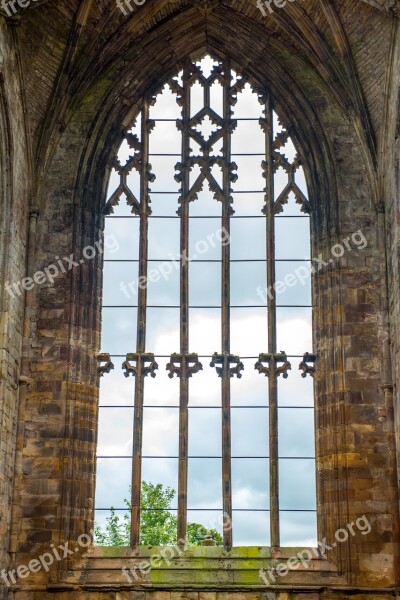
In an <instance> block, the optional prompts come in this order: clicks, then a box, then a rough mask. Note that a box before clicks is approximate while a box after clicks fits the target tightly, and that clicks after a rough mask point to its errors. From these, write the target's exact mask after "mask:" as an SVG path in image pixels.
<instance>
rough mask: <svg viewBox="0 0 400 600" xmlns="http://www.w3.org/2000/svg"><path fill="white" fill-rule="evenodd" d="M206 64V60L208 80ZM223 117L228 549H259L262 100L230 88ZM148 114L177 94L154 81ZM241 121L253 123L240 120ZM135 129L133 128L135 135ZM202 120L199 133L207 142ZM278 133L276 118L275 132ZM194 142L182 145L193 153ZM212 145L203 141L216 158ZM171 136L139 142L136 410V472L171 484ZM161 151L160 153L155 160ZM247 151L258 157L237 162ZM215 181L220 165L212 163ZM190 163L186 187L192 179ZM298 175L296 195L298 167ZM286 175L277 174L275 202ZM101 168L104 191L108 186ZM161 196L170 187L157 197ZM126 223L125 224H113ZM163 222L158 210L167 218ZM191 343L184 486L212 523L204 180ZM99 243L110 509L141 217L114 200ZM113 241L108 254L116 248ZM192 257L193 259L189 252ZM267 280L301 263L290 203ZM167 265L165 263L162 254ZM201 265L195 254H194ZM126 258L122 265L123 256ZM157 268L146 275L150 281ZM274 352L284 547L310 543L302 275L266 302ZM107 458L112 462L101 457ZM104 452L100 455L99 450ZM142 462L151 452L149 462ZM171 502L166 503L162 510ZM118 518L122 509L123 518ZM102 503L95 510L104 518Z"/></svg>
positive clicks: (263, 332) (119, 496) (175, 388)
mask: <svg viewBox="0 0 400 600" xmlns="http://www.w3.org/2000/svg"><path fill="white" fill-rule="evenodd" d="M211 63H212V61H211V59H204V62H203V65H204V70H205V73H206V75H208V72H207V70H208V69H209V67H210V65H211ZM202 95H203V92H202V88H201V86H200V85H198V84H197V85H195V86H194V87H193V89H192V113H191V114H192V115H194V114H196V113H197V111H198V110H200V109H201V107H202V106H203V104H202V102H203V98H202ZM221 99H222V94H221V88H220V86H219V84H215V85H213V87H212V90H211V105H212V107H213V108H214V110H216V111H217V112H221ZM233 116H234V118H237V119H239V121H238V126H237V128H236V130H235V132H234V134H233V139H232V153H233V156H232V160H234V161H235V162H236V164H237V165H238V171H237V172H238V175H239V178H238V180H237V182H236V183H234V184H233V185H232V187H233V194H232V195H233V200H234V202H233V208H234V210H235V215H234V217H233V218H232V220H231V244H230V246H231V258H232V260H236V261H246V262H233V263H232V264H231V306H232V308H231V351H232V352H233V353H234V354H238V355H239V356H240V357H241V358H243V363H244V366H245V369H244V372H243V377H242V378H241V379H240V380H238V379H233V380H232V456H233V457H234V458H233V460H232V489H233V508H234V509H236V511H235V512H234V522H233V537H234V545H268V544H269V512H268V508H269V480H268V477H269V475H268V394H267V389H268V380H267V378H265V376H264V375H260V374H259V373H258V372H257V371H255V370H254V363H255V362H256V358H257V357H258V354H259V353H260V352H266V351H267V344H268V340H267V311H266V301H265V298H264V299H263V298H262V297H260V295H259V294H257V289H259V288H261V289H262V290H264V289H265V288H266V285H267V284H266V268H265V262H263V260H265V257H266V232H265V225H266V223H265V217H263V215H262V212H261V209H262V207H263V205H264V195H263V193H262V190H263V188H264V186H265V180H264V179H263V178H262V169H261V161H262V160H263V158H264V156H263V152H265V140H264V134H263V132H262V130H261V128H260V126H259V124H258V118H259V117H260V116H262V106H261V105H260V104H259V103H258V100H257V96H256V95H255V94H253V93H252V91H251V88H250V86H249V85H247V86H246V88H245V90H244V91H243V93H241V94H239V95H238V102H237V105H236V106H235V107H234V115H233ZM150 117H151V118H153V119H156V120H157V119H173V120H174V121H175V120H176V119H177V118H179V117H180V107H179V106H178V105H177V104H176V102H175V96H174V95H173V94H172V93H171V92H170V91H169V88H167V89H165V90H164V91H163V93H162V94H161V95H160V96H159V99H158V101H157V103H156V105H155V106H154V107H152V108H151V112H150ZM240 119H254V120H253V121H250V120H240ZM139 127H140V123H137V124H136V128H135V131H138V129H139ZM213 128H214V126H213V125H212V124H210V123H209V122H207V120H206V122H205V123H202V125H201V126H199V127H198V129H199V131H200V130H201V131H202V132H203V133H204V135H205V136H206V137H207V136H208V135H209V133H210V131H211V130H213ZM279 131H280V125H279V123H278V119H277V118H276V119H275V133H277V132H279ZM196 146H197V145H196V144H195V143H193V144H192V143H191V147H192V150H193V153H194V154H195V155H196V154H198V148H197V147H196ZM220 146H221V144H220V143H219V144H218V143H217V144H216V145H215V147H214V151H215V155H219V152H220ZM180 147H181V135H180V133H179V132H178V130H177V129H176V126H175V122H171V121H158V122H157V123H156V126H155V128H154V130H153V132H152V134H151V138H150V153H151V154H152V156H151V158H150V162H151V164H152V171H153V172H154V173H155V175H156V180H155V181H154V182H153V183H151V184H150V187H151V192H152V193H151V207H152V211H153V212H152V217H151V218H150V220H149V261H150V262H149V269H153V270H154V274H155V276H154V281H153V282H149V286H148V304H149V306H150V308H148V315H147V326H148V327H147V340H146V349H147V350H148V351H149V352H154V354H155V355H156V357H157V362H158V364H159V371H158V372H157V377H156V378H155V379H150V378H148V379H146V382H145V405H146V406H147V407H148V408H145V411H144V437H143V455H144V456H145V457H148V458H144V460H143V474H142V475H143V479H144V480H146V481H151V482H153V483H163V484H164V485H169V486H171V487H173V488H174V489H177V480H178V460H177V456H178V419H179V411H178V405H179V381H178V380H177V379H174V380H171V379H169V378H168V373H167V371H166V370H165V365H166V363H167V362H168V359H167V358H166V357H167V356H169V355H170V354H171V353H173V352H178V351H179V308H177V307H178V306H179V270H178V268H177V266H178V263H177V262H176V261H177V259H178V256H179V218H178V217H177V215H176V210H177V208H178V196H179V193H178V192H179V184H178V183H177V182H176V181H175V180H174V174H175V169H174V166H175V164H176V163H177V162H178V161H179V160H180ZM130 152H131V151H129V148H128V146H127V144H126V143H123V144H122V146H121V148H120V151H119V159H120V161H121V163H122V164H125V162H126V160H127V158H128V156H129V154H130ZM281 152H283V153H284V154H285V156H286V157H287V158H288V159H289V160H293V158H294V156H295V149H294V147H293V144H292V143H291V142H289V143H288V144H287V145H286V147H285V148H284V149H282V150H281ZM163 153H173V154H177V156H173V157H165V156H154V154H163ZM240 154H258V156H240ZM214 173H215V176H216V178H217V180H220V176H219V174H218V169H216V170H215V171H214ZM196 174H197V172H196V170H195V169H193V174H192V176H191V183H193V182H194V181H195V178H196ZM296 181H297V184H298V185H299V187H300V188H301V189H302V191H303V193H305V194H306V184H305V180H304V174H303V172H302V170H301V169H299V171H298V172H297V174H296ZM286 183H287V176H286V174H285V173H284V172H283V171H282V170H278V172H277V174H276V177H275V195H276V197H277V196H278V195H279V193H280V192H281V191H282V190H283V188H284V187H285V185H286ZM118 184H119V177H118V175H117V174H116V173H113V174H112V176H111V179H110V186H109V194H110V195H111V193H112V192H113V191H114V190H115V189H116V188H117V187H118ZM139 184H140V181H139V177H138V175H137V174H136V172H134V173H132V174H131V175H130V177H129V185H130V187H131V189H132V191H133V193H134V194H135V195H136V197H138V196H139ZM165 192H168V193H167V194H166V193H165ZM119 217H128V218H119ZM166 217H169V218H166ZM190 217H191V218H190V230H189V237H190V247H189V257H190V258H191V261H192V262H191V263H190V267H189V278H190V306H191V308H190V315H189V316H190V351H191V352H196V353H198V354H199V355H201V356H202V359H201V362H202V363H203V368H204V370H203V371H202V372H200V373H198V374H196V375H195V376H194V377H193V378H192V379H191V380H190V415H189V418H190V421H189V428H190V433H189V455H190V457H191V458H190V460H189V485H188V503H189V515H188V518H189V520H190V521H196V522H200V523H203V524H205V525H208V526H210V527H216V528H218V529H221V526H220V515H221V507H222V493H221V489H222V483H221V458H219V457H220V456H221V411H220V407H221V381H220V379H218V377H217V374H216V372H215V369H211V368H210V367H209V362H210V357H211V355H212V354H213V353H214V352H215V351H220V349H221V334H220V328H221V318H220V308H219V306H220V303H221V281H220V263H219V262H208V261H220V259H221V244H220V239H221V235H222V236H223V234H221V230H220V228H221V222H220V217H221V204H220V203H219V202H217V201H215V200H213V198H212V194H211V193H210V191H209V190H208V186H207V184H205V185H204V188H203V191H202V192H201V193H200V194H199V198H198V200H196V201H195V202H193V203H191V205H190ZM105 235H106V236H113V237H112V238H111V237H110V239H113V240H114V241H115V242H116V243H115V244H114V243H113V244H109V246H110V248H109V249H107V250H106V253H105V265H104V293H103V305H104V308H103V335H102V350H103V351H104V352H109V353H110V354H112V355H113V357H114V358H113V360H114V363H115V370H114V371H112V372H111V373H110V374H109V375H106V376H105V377H104V378H103V379H102V381H101V390H100V405H101V409H100V422H99V442H98V455H99V457H101V458H99V459H98V466H97V491H96V506H97V508H98V509H101V508H103V509H104V508H109V507H110V506H114V507H117V508H122V507H123V506H124V503H123V499H124V498H126V497H127V495H128V488H129V485H130V478H131V460H130V458H129V457H130V456H131V454H132V425H133V403H134V380H133V378H129V379H126V378H125V377H124V375H123V371H122V369H121V364H122V362H123V356H125V354H126V353H127V352H134V351H135V350H136V316H137V310H136V308H135V305H136V304H137V278H138V268H137V262H135V261H137V258H138V240H139V220H138V218H137V217H134V216H132V215H131V213H130V208H129V207H127V206H126V204H125V198H124V197H122V198H121V201H120V206H119V207H117V208H116V209H115V214H114V215H113V216H111V217H109V218H107V220H106V230H105ZM117 245H118V249H117V250H116V246H117ZM195 257H196V258H195ZM276 257H277V263H276V278H277V280H282V279H283V278H284V277H285V275H286V274H289V273H295V272H296V269H298V268H299V267H300V266H303V267H304V266H307V265H309V259H310V244H309V218H308V217H306V216H305V215H304V214H303V213H301V212H300V210H299V206H298V205H297V204H296V203H295V201H294V197H292V195H291V198H290V201H289V203H288V204H287V205H286V206H285V211H284V213H282V216H279V217H277V218H276ZM171 259H172V260H171ZM196 260H197V261H199V260H201V261H203V262H196ZM127 261H131V262H127ZM157 274H158V277H157ZM277 302H278V308H277V335H278V350H284V351H285V352H286V353H287V354H288V355H290V356H291V357H292V358H290V359H289V360H290V361H291V363H292V371H291V372H290V374H289V378H288V379H287V380H283V379H281V378H280V379H279V407H280V408H279V455H280V457H282V458H281V459H280V465H279V468H280V508H281V511H282V512H281V515H280V520H281V538H282V540H281V543H282V545H286V546H291V545H312V544H315V543H316V517H315V462H314V414H313V385H312V380H311V379H310V378H307V379H303V378H301V376H300V371H299V370H298V364H299V362H300V360H301V358H300V357H301V356H302V355H303V354H304V352H306V351H311V350H312V331H311V308H310V302H311V294H310V280H309V278H307V280H306V281H303V282H300V281H299V282H297V284H296V285H294V286H293V287H287V289H285V291H283V292H282V293H280V294H278V296H277ZM115 456H118V458H112V457H115ZM106 457H108V458H106ZM152 457H153V458H152ZM173 508H176V503H175V504H174V507H173ZM121 514H122V513H121ZM106 516H107V512H105V511H99V510H98V511H97V512H96V520H97V522H99V523H104V520H105V518H106Z"/></svg>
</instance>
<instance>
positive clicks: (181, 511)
mask: <svg viewBox="0 0 400 600" xmlns="http://www.w3.org/2000/svg"><path fill="white" fill-rule="evenodd" d="M189 76H190V72H189V64H188V63H187V64H186V65H185V68H184V73H183V106H182V125H183V127H182V157H181V158H182V165H183V172H182V189H181V194H182V196H181V197H182V203H181V208H180V227H181V231H180V252H181V258H180V352H181V355H182V371H181V376H180V381H179V466H178V540H179V541H180V542H181V541H182V540H185V539H186V535H187V488H188V446H189V410H188V405H189V379H188V373H187V369H186V363H185V358H184V357H185V356H186V355H187V354H188V352H189V262H188V260H186V257H187V256H188V252H189V203H188V201H187V196H188V192H189V187H190V183H189V155H190V137H189V120H190V90H191V88H190V86H189V84H188V78H189Z"/></svg>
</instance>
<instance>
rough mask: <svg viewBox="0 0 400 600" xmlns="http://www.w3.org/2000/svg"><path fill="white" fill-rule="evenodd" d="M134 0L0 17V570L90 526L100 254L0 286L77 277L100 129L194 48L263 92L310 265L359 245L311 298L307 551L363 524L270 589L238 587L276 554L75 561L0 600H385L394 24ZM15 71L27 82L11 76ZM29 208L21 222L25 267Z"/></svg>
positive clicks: (105, 142) (111, 138)
mask: <svg viewBox="0 0 400 600" xmlns="http://www.w3.org/2000/svg"><path fill="white" fill-rule="evenodd" d="M148 3H149V4H148V5H146V6H144V7H143V8H142V9H140V10H138V12H137V14H136V15H135V19H133V18H132V21H129V26H128V22H125V21H123V20H122V17H121V15H118V14H117V15H115V14H114V13H112V15H111V16H112V18H111V16H110V14H109V13H108V12H107V10H108V9H107V6H106V4H105V3H103V2H102V1H99V2H98V3H94V4H95V6H94V5H90V4H89V3H87V2H82V3H81V9H80V10H78V11H77V12H74V11H75V9H76V8H77V7H76V6H74V5H73V4H71V5H68V6H67V5H65V6H63V7H62V8H57V7H56V5H55V4H54V3H51V2H49V3H48V4H46V3H44V2H42V3H39V4H38V5H37V9H35V10H34V11H32V12H30V11H26V13H25V14H24V16H23V18H22V20H21V23H20V25H19V26H18V27H15V26H14V25H13V24H12V23H10V22H9V21H8V22H7V24H6V22H5V21H4V20H3V18H2V17H1V16H0V28H1V29H0V34H1V35H0V135H1V139H0V149H1V155H0V170H1V175H0V194H1V196H0V198H1V204H0V215H1V222H0V252H1V255H0V277H1V283H2V285H1V290H0V318H1V329H0V335H1V344H0V352H1V355H0V356H1V378H0V394H1V396H0V411H1V424H2V429H1V432H0V436H1V437H0V440H1V442H0V443H1V447H0V450H1V458H0V460H1V461H2V463H3V462H4V468H3V467H2V468H1V469H0V511H1V518H2V519H1V521H0V528H1V529H0V531H1V533H2V534H3V535H2V537H1V542H0V560H1V568H7V569H8V568H11V569H16V568H17V567H18V565H26V564H28V563H29V562H30V560H32V559H34V558H37V557H39V556H40V555H43V554H44V553H46V552H48V551H49V548H51V547H52V546H51V545H52V544H55V545H58V544H65V543H66V542H70V543H71V547H72V543H73V540H76V539H77V538H78V536H79V535H81V534H83V533H88V532H90V530H91V527H92V525H93V504H94V483H95V452H96V421H97V398H98V382H97V363H96V356H97V353H98V351H99V347H100V344H99V340H100V309H101V299H100V297H101V256H97V257H96V258H95V259H93V260H91V261H86V262H85V263H84V264H83V265H81V266H80V267H78V268H75V269H73V270H71V271H68V272H66V273H63V272H60V273H59V274H58V276H57V277H56V278H55V280H54V282H53V283H49V282H46V283H44V284H41V285H38V286H36V287H35V289H34V290H33V291H32V292H30V293H28V294H27V295H26V297H24V296H22V295H21V296H19V295H18V294H16V295H15V297H12V296H10V294H7V293H6V292H5V290H4V285H3V284H4V282H5V281H8V280H9V279H11V280H13V281H19V280H21V279H22V278H23V277H24V276H25V274H26V269H28V271H29V273H30V274H33V273H34V272H36V271H41V270H43V269H44V268H45V267H46V266H48V265H49V264H52V263H53V262H54V261H55V257H57V256H64V255H65V256H70V255H71V254H73V255H74V256H75V258H77V259H78V260H79V258H80V256H81V255H82V250H83V248H84V247H85V246H87V245H94V243H95V241H97V240H98V239H99V237H100V235H101V230H102V227H103V223H102V217H101V206H102V202H103V200H104V189H105V179H106V178H105V174H106V172H107V168H108V161H109V158H110V156H111V155H112V152H113V149H114V148H115V145H116V144H117V143H118V140H119V135H120V132H121V131H122V129H123V128H124V127H125V126H126V125H127V123H128V122H129V116H130V115H131V114H132V111H133V110H134V106H135V104H136V103H138V102H139V101H140V98H141V97H142V95H143V94H144V93H145V92H146V91H147V90H148V89H149V87H150V86H151V85H154V84H155V83H156V82H158V81H159V80H160V77H162V76H163V75H164V74H165V73H166V72H169V71H170V70H172V71H173V70H174V69H175V68H176V65H177V63H178V62H179V61H180V60H182V59H184V57H185V55H186V53H187V52H189V51H194V50H196V51H200V50H213V49H214V50H217V51H220V52H226V53H228V54H229V55H230V56H231V57H232V60H233V61H234V63H236V64H238V65H240V66H242V68H243V69H244V70H246V69H247V70H248V72H249V74H250V75H251V76H252V77H253V78H255V79H256V80H257V81H258V82H262V83H263V84H266V85H268V86H269V88H270V90H271V92H272V94H273V95H274V96H275V98H276V100H277V104H278V105H279V107H280V109H281V110H280V112H282V114H283V115H285V117H286V119H287V122H288V125H289V130H290V133H291V135H292V136H293V139H295V141H296V142H297V144H298V145H299V146H300V147H301V148H302V151H303V154H304V155H305V156H306V157H307V165H306V171H307V175H308V183H309V188H310V201H311V203H312V205H313V213H312V230H313V234H312V244H313V255H314V256H319V255H322V256H323V257H325V259H327V258H329V257H330V256H331V248H332V246H333V245H334V244H337V243H341V242H342V240H343V239H346V238H347V237H348V236H351V235H352V234H353V233H354V232H355V231H358V230H361V231H362V232H363V234H364V236H365V237H366V239H367V242H368V244H367V247H366V248H365V250H363V251H362V252H351V253H347V254H345V256H343V257H342V258H341V259H339V260H337V261H334V262H333V263H332V264H329V265H328V266H327V267H326V268H325V269H322V270H321V272H319V273H318V274H317V275H316V276H315V278H314V283H313V286H314V298H315V301H316V302H315V315H314V325H315V351H316V353H317V355H318V361H317V376H316V425H317V479H318V514H319V539H320V540H323V539H324V538H326V540H327V542H328V544H329V541H330V540H333V539H334V536H335V532H336V531H337V530H338V529H339V528H342V527H345V526H346V524H348V523H351V522H354V521H355V520H356V519H357V518H359V517H360V516H361V515H366V516H367V517H368V519H369V522H370V523H371V526H372V529H371V532H370V534H369V535H368V536H366V537H365V538H364V537H363V536H361V537H356V538H354V539H349V540H348V541H347V542H346V543H343V544H338V545H336V547H335V548H332V549H331V550H330V551H329V552H328V554H327V557H321V559H318V560H315V561H313V562H312V563H311V565H312V568H310V569H308V568H307V569H303V570H298V571H296V570H293V572H291V573H290V574H289V575H288V576H287V577H284V578H282V580H279V581H278V584H277V588H276V589H275V590H267V588H266V587H265V586H263V584H262V581H261V580H260V577H259V575H258V573H259V569H260V568H271V566H274V565H275V566H276V561H281V560H287V559H288V556H285V555H284V554H281V553H280V551H278V550H275V551H270V550H269V549H247V550H246V549H233V550H232V551H222V553H221V550H219V549H218V551H217V550H215V549H201V550H199V551H198V552H199V554H198V555H196V552H194V554H193V552H192V553H191V552H190V551H188V553H187V554H186V555H184V556H183V557H179V559H176V560H175V561H174V563H173V565H172V567H169V568H165V565H164V566H161V567H160V568H155V569H154V570H153V571H152V573H151V574H150V575H149V577H148V578H147V579H144V580H143V581H140V582H135V583H132V584H129V583H128V582H126V581H124V579H123V576H122V574H121V567H122V566H124V565H126V566H127V567H131V566H132V564H136V563H137V562H138V561H140V560H144V559H146V558H148V556H149V552H150V553H151V552H153V551H156V550H155V549H153V550H149V549H145V548H142V549H140V550H138V551H137V552H136V551H130V550H127V549H117V550H115V551H114V550H113V551H111V550H110V551H104V550H100V549H95V550H93V549H91V550H90V551H88V552H87V554H84V555H79V556H74V557H69V558H66V559H65V560H64V559H63V560H60V561H57V562H55V563H54V564H53V565H52V566H51V568H50V569H49V570H48V571H47V570H45V569H41V570H40V571H39V572H38V573H37V574H36V575H35V576H32V577H29V578H28V579H25V578H20V580H19V581H18V583H17V584H15V585H14V586H12V587H11V588H10V589H8V588H7V587H6V586H3V596H4V598H8V600H39V599H40V600H49V599H50V598H51V599H55V600H72V598H73V599H74V600H227V599H228V598H236V600H250V599H251V600H256V599H257V600H272V599H273V600H289V599H290V600H317V599H319V598H321V600H322V599H323V600H325V599H326V600H331V599H332V600H333V599H335V600H345V599H346V600H347V598H349V597H351V598H357V599H359V600H361V599H364V598H371V600H375V599H376V598H383V599H386V598H392V597H394V596H395V593H396V589H397V588H396V585H397V584H398V573H399V571H398V555H399V551H398V543H399V538H398V524H399V520H398V482H397V477H396V468H397V461H396V445H395V431H396V424H397V428H398V427H399V426H398V422H399V419H398V416H397V412H398V408H397V389H396V387H394V389H393V385H392V384H393V383H394V382H393V381H392V378H391V375H392V374H391V366H393V369H394V371H393V372H394V377H395V380H396V381H398V377H399V373H400V367H399V356H400V353H399V348H398V340H399V339H400V338H399V335H398V331H399V329H398V328H399V323H400V309H399V295H398V285H399V278H398V277H399V276H398V273H399V264H398V241H399V240H398V236H399V233H398V232H399V229H398V227H399V225H400V221H399V215H398V211H399V187H398V186H399V181H400V176H399V174H398V172H397V175H396V174H395V165H397V167H396V168H397V169H398V162H396V161H394V160H393V154H394V152H393V147H394V142H393V140H394V136H395V130H396V125H395V124H396V119H397V108H396V109H395V111H393V110H392V109H391V108H390V107H391V106H392V104H393V99H394V98H397V88H398V75H396V73H398V70H397V71H396V65H398V39H397V37H396V36H397V35H398V20H396V19H395V18H394V17H391V16H390V15H387V14H386V13H381V12H379V11H378V10H377V9H376V8H373V7H370V6H367V5H366V4H365V5H364V3H363V5H362V6H363V8H362V9H360V8H359V6H360V3H355V2H353V1H351V0H341V1H340V2H336V3H334V4H331V3H327V2H323V3H320V2H318V3H316V2H314V1H311V0H307V1H306V0H305V2H304V8H303V7H302V6H301V5H300V4H299V3H297V2H293V3H292V4H291V5H290V6H289V5H288V9H287V10H288V12H285V13H282V12H279V11H278V10H277V11H276V14H275V15H274V16H273V18H271V19H269V20H268V19H267V20H265V19H264V20H263V17H262V16H261V14H260V12H259V11H258V10H257V9H256V8H255V7H254V5H251V6H250V3H249V2H247V3H246V2H242V1H240V2H239V1H237V2H222V3H219V2H203V1H200V0H198V1H196V2H190V3H186V2H184V1H183V0H182V2H167V1H162V0H154V2H153V3H152V5H151V7H150V0H148ZM42 4H43V5H44V4H45V6H42ZM47 6H48V7H49V9H48V12H46V7H47ZM58 11H60V12H58ZM91 11H92V12H91ZM336 11H337V12H336ZM57 17H58V18H59V21H57V20H56V18H57ZM228 17H229V18H228ZM117 23H118V24H119V25H118V27H119V29H118V28H117V27H116V24H117ZM107 27H112V28H113V27H115V28H116V29H115V30H116V31H117V32H118V33H119V35H118V36H115V35H114V36H112V35H109V34H108V28H107ZM371 28H372V29H373V31H374V36H375V37H371V38H369V37H368V35H367V33H368V32H369V31H371ZM115 30H113V31H114V33H115ZM41 35H43V37H44V39H45V41H46V44H43V43H42V39H41ZM346 36H347V37H346ZM346 40H347V41H346ZM377 40H379V43H378V41H377ZM101 44H103V46H102V45H101ZM352 44H353V47H352V46H351V45H352ZM99 46H100V47H99ZM46 48H47V52H49V53H50V55H51V58H52V60H46V58H45V50H46ZM29 55H31V56H32V65H34V67H35V68H28V63H27V57H28V56H29ZM21 56H22V59H21ZM2 63H3V64H4V67H2ZM372 64H373V68H372ZM20 67H22V71H23V79H20V75H19V73H20V71H19V68H20ZM21 81H23V82H24V83H23V84H22V88H23V91H24V94H21V89H20V87H21ZM36 89H37V90H38V95H37V98H36V97H35V94H34V91H35V90H36ZM382 90H383V91H382ZM288 91H289V93H288ZM38 98H39V100H38ZM16 99H18V102H17V101H16ZM28 100H29V101H28ZM26 139H29V140H31V141H32V147H31V148H29V150H27V149H26V148H25V140H26ZM397 146H398V142H397ZM31 154H32V155H33V157H34V158H33V161H32V164H35V168H34V169H33V168H32V166H31V165H30V162H29V160H28V158H27V157H29V156H30V155H31ZM396 160H397V161H398V157H397V158H396ZM385 180H386V181H388V182H389V184H388V185H386V184H385V185H384V181H385ZM385 206H386V213H385V212H384V210H385ZM32 207H37V208H38V209H40V216H39V220H38V226H37V232H36V233H34V234H32V235H31V239H30V242H29V248H30V250H29V252H28V253H27V247H28V241H29V240H28V215H29V211H30V208H32ZM35 218H36V217H35V216H33V219H35ZM385 246H386V251H387V254H388V260H387V261H386V259H385ZM6 248H7V250H6ZM26 254H28V258H29V261H28V264H27V261H26ZM387 276H388V277H387ZM387 289H389V295H387ZM389 322H390V331H389V326H388V323H389ZM23 331H25V334H26V335H25V340H23V339H22V334H23ZM389 342H391V344H390V343H389ZM21 374H22V381H20V378H21V377H20V376H21ZM30 378H32V381H30ZM28 383H30V385H29V386H28ZM393 391H394V400H393ZM393 402H394V408H395V411H393ZM17 417H18V418H17ZM17 425H18V432H17ZM17 433H18V435H17ZM16 435H17V437H16ZM14 455H15V456H16V462H15V463H14ZM13 478H14V486H13ZM12 492H13V506H12V510H11V494H12ZM10 523H11V525H10ZM1 544H2V545H1ZM7 550H8V551H9V553H7ZM218 552H220V554H218ZM292 552H294V550H293V551H292ZM213 553H214V554H213ZM215 553H216V554H215ZM289 556H290V553H289ZM9 559H11V564H10V565H9V564H8V561H9Z"/></svg>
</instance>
